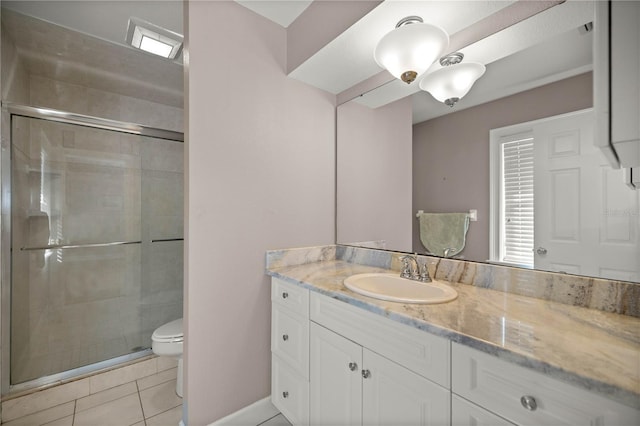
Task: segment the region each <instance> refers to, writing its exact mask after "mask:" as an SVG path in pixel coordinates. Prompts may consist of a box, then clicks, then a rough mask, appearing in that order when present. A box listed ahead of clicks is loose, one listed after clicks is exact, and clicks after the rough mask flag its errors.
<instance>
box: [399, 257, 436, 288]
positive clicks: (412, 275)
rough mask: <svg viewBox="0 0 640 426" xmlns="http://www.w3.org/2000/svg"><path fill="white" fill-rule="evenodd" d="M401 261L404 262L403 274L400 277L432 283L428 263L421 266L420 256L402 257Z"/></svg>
mask: <svg viewBox="0 0 640 426" xmlns="http://www.w3.org/2000/svg"><path fill="white" fill-rule="evenodd" d="M400 260H401V261H402V272H401V273H400V277H402V278H407V279H410V280H415V281H422V282H423V283H429V282H431V277H430V276H429V270H428V269H427V262H426V261H425V262H424V263H422V264H420V262H418V256H417V255H415V254H414V255H411V254H407V255H404V256H401V257H400Z"/></svg>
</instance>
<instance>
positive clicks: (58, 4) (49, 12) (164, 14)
mask: <svg viewBox="0 0 640 426" xmlns="http://www.w3.org/2000/svg"><path fill="white" fill-rule="evenodd" d="M2 7H3V8H6V9H10V10H13V11H16V12H19V13H22V14H24V15H28V16H32V17H35V18H38V19H42V20H44V21H47V22H50V23H53V24H56V25H60V26H63V27H65V28H69V29H71V30H74V31H78V32H81V33H83V34H88V35H91V36H93V37H97V38H99V39H102V40H106V41H109V42H111V43H116V44H120V45H122V46H127V44H126V42H125V38H126V35H127V25H128V23H129V18H130V17H132V16H134V17H136V18H140V19H143V20H145V21H148V22H151V23H153V24H155V25H158V26H161V27H163V28H166V29H168V30H170V31H173V32H176V33H178V34H183V31H182V8H183V3H182V1H181V0H143V1H135V0H127V1H108V0H105V1H59V0H49V1H46V0H45V1H42V0H40V1H31V0H29V1H24V0H23V1H6V0H2ZM132 49H133V48H132Z"/></svg>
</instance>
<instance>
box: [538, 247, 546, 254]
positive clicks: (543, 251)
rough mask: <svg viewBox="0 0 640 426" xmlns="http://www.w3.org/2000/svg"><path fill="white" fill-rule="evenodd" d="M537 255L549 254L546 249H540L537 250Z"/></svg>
mask: <svg viewBox="0 0 640 426" xmlns="http://www.w3.org/2000/svg"><path fill="white" fill-rule="evenodd" d="M536 253H538V254H547V249H546V248H544V247H538V248H537V249H536Z"/></svg>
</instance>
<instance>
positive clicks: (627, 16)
mask: <svg viewBox="0 0 640 426" xmlns="http://www.w3.org/2000/svg"><path fill="white" fill-rule="evenodd" d="M639 23H640V2H636V1H632V2H628V1H604V2H596V16H595V22H594V30H595V40H596V41H595V43H594V46H595V47H594V106H595V110H596V114H597V133H596V144H598V146H600V148H602V150H603V151H604V152H605V154H606V155H607V157H608V158H609V160H610V162H611V163H612V165H613V166H614V167H616V168H618V167H623V168H635V167H640V25H639ZM629 175H631V174H629Z"/></svg>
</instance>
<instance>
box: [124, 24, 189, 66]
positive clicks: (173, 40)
mask: <svg viewBox="0 0 640 426" xmlns="http://www.w3.org/2000/svg"><path fill="white" fill-rule="evenodd" d="M126 40H127V43H128V44H130V45H131V46H133V47H135V48H136V49H140V50H144V51H145V52H149V53H153V54H154V55H158V56H162V57H163V58H167V59H175V58H176V57H177V56H178V55H179V54H180V52H182V40H183V37H182V35H180V34H178V33H174V32H173V31H169V30H167V29H165V28H162V27H159V26H157V25H154V24H152V23H150V22H147V21H143V20H142V19H138V18H129V27H128V28H127V38H126Z"/></svg>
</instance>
